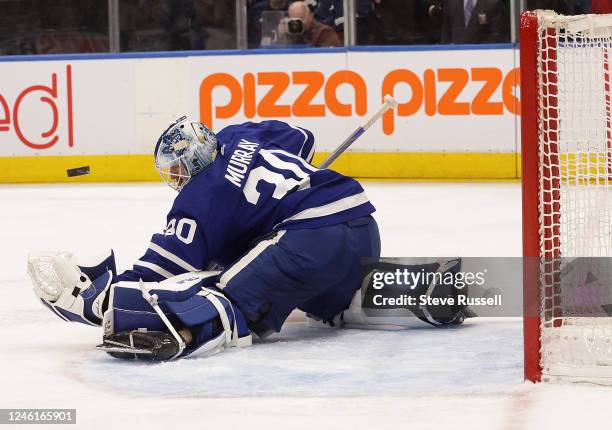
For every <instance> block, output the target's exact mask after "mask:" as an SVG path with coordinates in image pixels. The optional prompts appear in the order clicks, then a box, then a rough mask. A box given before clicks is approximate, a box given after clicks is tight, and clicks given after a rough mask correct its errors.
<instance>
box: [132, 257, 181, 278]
mask: <svg viewBox="0 0 612 430" xmlns="http://www.w3.org/2000/svg"><path fill="white" fill-rule="evenodd" d="M134 266H140V267H146V268H147V269H149V270H152V271H154V272H155V273H157V274H158V275H161V276H163V277H164V278H166V279H168V278H172V277H173V276H174V274H172V273H170V272H168V271H167V270H166V269H164V268H163V267H159V266H158V265H157V264H153V263H149V262H148V261H142V260H138V261H137V262H136V263H134Z"/></svg>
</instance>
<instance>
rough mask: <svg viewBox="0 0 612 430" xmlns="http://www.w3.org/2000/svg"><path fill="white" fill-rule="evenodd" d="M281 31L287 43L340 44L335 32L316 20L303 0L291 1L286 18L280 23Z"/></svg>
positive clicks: (329, 45)
mask: <svg viewBox="0 0 612 430" xmlns="http://www.w3.org/2000/svg"><path fill="white" fill-rule="evenodd" d="M281 33H282V35H283V40H284V42H285V43H286V44H289V45H303V44H306V45H310V46H315V47H334V46H342V43H341V42H340V39H339V38H338V35H337V34H336V32H335V31H334V30H333V29H332V28H331V27H330V26H328V25H325V24H323V23H321V22H319V21H317V20H316V19H315V17H314V14H313V13H312V12H311V11H310V9H309V8H308V6H307V5H306V3H304V2H303V1H296V2H293V3H291V5H290V6H289V9H288V11H287V20H286V21H284V22H283V24H282V25H281Z"/></svg>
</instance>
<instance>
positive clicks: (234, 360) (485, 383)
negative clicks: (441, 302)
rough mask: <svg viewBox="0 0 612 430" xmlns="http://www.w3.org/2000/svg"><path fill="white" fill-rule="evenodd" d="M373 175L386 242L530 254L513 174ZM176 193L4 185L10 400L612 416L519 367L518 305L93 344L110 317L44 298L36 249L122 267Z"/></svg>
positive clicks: (543, 420)
mask: <svg viewBox="0 0 612 430" xmlns="http://www.w3.org/2000/svg"><path fill="white" fill-rule="evenodd" d="M364 185H365V187H366V190H367V192H368V194H369V196H370V198H371V200H372V201H373V202H374V203H375V205H376V207H377V209H378V211H377V214H376V217H377V219H378V222H379V225H380V228H381V232H382V241H383V254H384V255H386V256H449V255H460V256H519V255H521V222H520V187H519V185H518V184H515V183H470V184H467V183H466V184H461V183H454V184H429V183H406V184H398V183H374V182H369V183H365V184H364ZM172 198H173V192H172V191H171V190H170V189H168V188H167V187H164V186H162V185H161V184H137V185H64V186H58V185H45V186H1V187H0V223H1V225H2V230H1V231H2V233H0V244H1V245H2V248H1V251H0V268H1V270H0V384H1V385H0V386H1V387H2V388H1V391H0V408H76V409H77V426H76V427H78V428H86V429H95V428H100V429H109V428H128V429H132V428H137V427H138V426H140V428H142V429H147V430H148V429H155V428H160V429H166V428H170V427H172V428H174V429H177V430H178V429H181V428H203V429H215V428H224V429H228V428H232V429H234V428H235V429H248V430H253V429H260V428H261V429H276V428H282V429H309V430H312V429H328V428H329V429H331V428H333V429H358V428H368V429H387V428H388V429H402V428H406V429H411V430H413V429H416V430H420V429H436V430H440V429H444V428H450V429H457V428H469V429H470V430H472V429H486V430H489V429H500V430H522V429H534V430H535V429H537V430H546V429H555V430H559V429H576V428H578V427H587V428H588V427H595V426H597V428H609V427H610V426H611V425H612V424H611V423H612V412H611V410H612V408H610V403H611V401H612V390H611V389H609V388H603V387H596V386H578V385H561V384H540V385H538V386H534V385H532V384H526V383H523V382H522V365H523V364H522V334H521V321H520V320H518V319H516V320H513V319H507V320H492V319H484V318H483V319H474V320H470V321H469V322H468V323H466V324H465V325H464V326H461V327H455V328H453V329H447V330H440V329H433V328H431V329H430V328H423V329H413V330H406V331H401V332H378V331H359V330H333V329H323V328H314V327H308V326H306V325H305V324H303V323H299V322H297V323H291V324H288V325H287V326H286V327H285V329H283V331H282V332H281V333H280V334H278V335H275V336H273V337H271V338H269V339H268V340H266V341H263V342H258V343H257V344H255V345H254V346H253V347H250V348H245V349H233V350H227V351H223V352H221V353H219V354H217V355H215V356H213V357H208V358H203V359H192V360H182V361H177V362H172V363H164V364H158V365H145V364H135V363H125V362H120V361H117V360H113V359H111V358H109V357H107V356H106V355H104V354H103V353H101V352H98V351H96V350H94V349H93V346H94V345H95V344H96V343H98V342H99V341H100V331H99V329H95V328H91V327H85V326H81V325H78V324H67V323H64V322H62V321H60V320H59V319H57V318H56V317H55V316H54V315H53V314H51V313H50V312H49V311H48V310H47V309H45V308H44V307H43V306H42V305H40V304H39V303H37V301H36V298H35V296H34V294H33V292H32V290H31V287H30V284H29V281H28V279H27V276H26V274H25V261H26V256H27V254H28V252H31V251H44V250H70V251H72V252H74V253H75V254H76V255H78V256H83V257H87V256H90V257H95V256H96V255H102V254H103V253H104V252H105V251H106V250H108V249H111V248H114V249H115V252H116V254H117V260H118V265H119V267H120V268H126V267H128V266H129V265H130V264H131V262H133V261H135V260H136V259H137V258H138V257H139V256H140V255H141V254H142V253H143V252H144V250H145V249H146V247H147V245H148V240H149V237H150V235H151V234H152V233H153V232H156V231H158V230H159V229H160V228H161V227H162V226H163V224H164V221H165V214H166V212H167V210H168V209H169V207H170V205H171V201H172ZM516 288H521V286H520V285H517V286H516ZM69 428H75V426H70V427H69Z"/></svg>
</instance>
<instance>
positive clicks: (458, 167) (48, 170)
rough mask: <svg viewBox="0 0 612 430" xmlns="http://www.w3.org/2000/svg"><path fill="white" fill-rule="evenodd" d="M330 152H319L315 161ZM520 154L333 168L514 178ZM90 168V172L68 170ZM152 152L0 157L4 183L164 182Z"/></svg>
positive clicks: (424, 177) (360, 157)
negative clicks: (156, 167)
mask: <svg viewBox="0 0 612 430" xmlns="http://www.w3.org/2000/svg"><path fill="white" fill-rule="evenodd" d="M328 155H329V153H326V152H318V153H316V154H315V157H314V162H313V163H314V165H315V166H316V165H318V164H320V163H321V162H322V161H323V160H324V159H325V158H326V157H327V156H328ZM517 158H518V157H517V155H516V154H515V153H473V152H471V153H439V152H422V153H421V152H418V153H416V152H347V153H345V154H342V156H341V157H340V158H339V159H338V160H336V162H334V164H332V166H331V168H332V169H334V170H337V171H338V172H340V173H343V174H345V175H348V176H353V177H356V178H364V179H382V180H390V181H393V180H401V181H406V180H408V181H411V180H412V181H415V180H416V181H430V180H431V181H436V180H441V181H449V180H451V181H455V180H466V181H472V180H484V181H486V180H513V179H517V177H518V175H517V173H518V169H517V168H518V166H519V164H518V160H517ZM81 167H89V174H84V175H77V176H72V177H71V176H68V171H69V170H71V169H78V168H81ZM159 180H160V178H159V175H158V174H157V172H156V171H155V168H154V167H153V156H152V155H133V154H129V155H79V156H36V157H0V183H44V182H67V183H70V182H137V181H159Z"/></svg>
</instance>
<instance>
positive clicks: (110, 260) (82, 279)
mask: <svg viewBox="0 0 612 430" xmlns="http://www.w3.org/2000/svg"><path fill="white" fill-rule="evenodd" d="M115 274H116V269H115V255H114V254H113V252H112V251H111V254H110V255H109V256H108V257H106V258H105V259H104V261H102V262H101V263H100V264H98V265H96V266H91V267H87V266H79V265H78V264H76V259H75V257H74V255H72V254H71V253H69V252H54V253H36V254H30V255H29V256H28V275H29V276H30V279H31V280H32V283H33V284H34V292H35V293H36V295H37V296H38V298H39V299H40V300H41V302H42V303H43V305H45V306H46V307H48V308H49V309H51V311H53V313H54V314H56V315H57V316H58V317H60V318H61V319H63V320H64V321H72V322H80V323H83V324H88V325H96V326H99V325H100V324H101V322H102V318H103V314H104V308H105V305H106V302H105V299H106V294H103V293H106V292H107V291H108V289H109V287H110V283H111V280H112V278H113V276H114V275H115ZM92 279H93V282H92V281H91V280H92Z"/></svg>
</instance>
